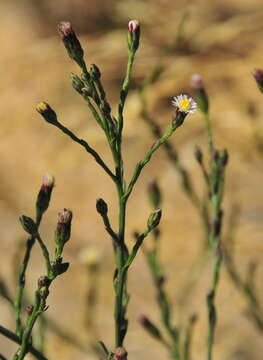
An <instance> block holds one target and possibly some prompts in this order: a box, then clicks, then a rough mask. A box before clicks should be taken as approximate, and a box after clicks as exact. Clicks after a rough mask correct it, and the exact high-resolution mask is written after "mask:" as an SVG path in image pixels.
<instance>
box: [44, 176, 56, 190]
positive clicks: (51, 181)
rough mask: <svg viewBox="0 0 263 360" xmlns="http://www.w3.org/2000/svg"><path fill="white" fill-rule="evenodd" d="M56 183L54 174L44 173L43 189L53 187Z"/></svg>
mask: <svg viewBox="0 0 263 360" xmlns="http://www.w3.org/2000/svg"><path fill="white" fill-rule="evenodd" d="M54 185H55V178H54V176H53V175H51V174H49V173H46V174H44V175H43V177H42V188H43V189H46V188H53V186H54Z"/></svg>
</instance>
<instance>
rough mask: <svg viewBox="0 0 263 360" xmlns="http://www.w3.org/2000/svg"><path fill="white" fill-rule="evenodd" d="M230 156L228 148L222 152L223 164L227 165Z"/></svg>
mask: <svg viewBox="0 0 263 360" xmlns="http://www.w3.org/2000/svg"><path fill="white" fill-rule="evenodd" d="M228 158H229V155H228V151H227V149H225V150H223V151H221V152H220V159H221V162H222V165H223V166H224V167H225V166H227V163H228Z"/></svg>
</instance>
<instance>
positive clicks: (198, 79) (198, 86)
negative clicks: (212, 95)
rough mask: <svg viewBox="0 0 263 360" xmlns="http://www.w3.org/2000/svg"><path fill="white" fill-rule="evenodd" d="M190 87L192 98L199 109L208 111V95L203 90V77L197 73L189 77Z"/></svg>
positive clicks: (204, 111)
mask: <svg viewBox="0 0 263 360" xmlns="http://www.w3.org/2000/svg"><path fill="white" fill-rule="evenodd" d="M191 87H192V89H193V92H194V98H195V100H196V102H197V105H198V107H199V109H200V110H201V111H202V112H203V113H204V114H207V113H208V109H209V102H208V96H207V93H206V90H205V86H204V82H203V78H202V76H201V75H199V74H194V75H192V77H191Z"/></svg>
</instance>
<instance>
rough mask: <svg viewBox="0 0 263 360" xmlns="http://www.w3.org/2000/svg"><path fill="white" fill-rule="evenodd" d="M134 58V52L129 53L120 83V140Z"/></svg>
mask: <svg viewBox="0 0 263 360" xmlns="http://www.w3.org/2000/svg"><path fill="white" fill-rule="evenodd" d="M134 58H135V51H129V56H128V63H127V69H126V75H125V78H124V80H123V83H122V89H121V93H120V102H119V107H118V123H119V136H120V140H121V134H122V129H123V110H124V106H125V101H126V98H127V95H128V92H129V85H130V80H131V73H132V66H133V62H134Z"/></svg>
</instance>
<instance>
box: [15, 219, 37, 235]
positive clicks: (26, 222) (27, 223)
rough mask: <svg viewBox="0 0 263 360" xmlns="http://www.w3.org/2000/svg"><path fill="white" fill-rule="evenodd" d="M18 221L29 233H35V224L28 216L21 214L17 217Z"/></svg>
mask: <svg viewBox="0 0 263 360" xmlns="http://www.w3.org/2000/svg"><path fill="white" fill-rule="evenodd" d="M19 220H20V223H21V225H22V227H23V229H24V230H25V231H26V232H27V233H28V234H30V235H36V234H37V225H36V224H35V222H34V220H33V219H31V218H30V217H28V216H25V215H22V216H20V218H19Z"/></svg>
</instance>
